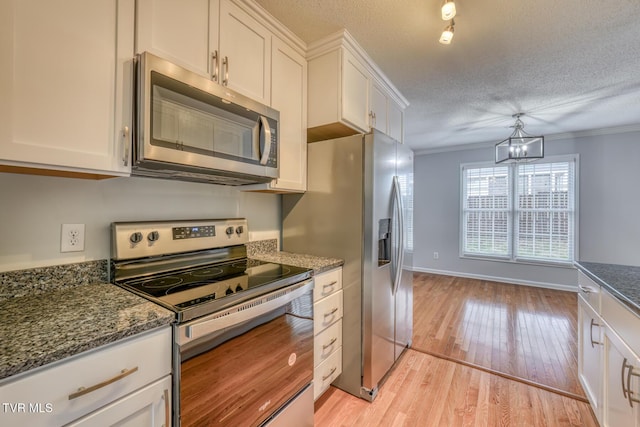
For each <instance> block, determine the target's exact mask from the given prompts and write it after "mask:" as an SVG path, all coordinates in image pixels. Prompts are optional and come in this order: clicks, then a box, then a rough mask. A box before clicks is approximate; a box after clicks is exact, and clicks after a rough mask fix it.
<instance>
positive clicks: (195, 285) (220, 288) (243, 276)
mask: <svg viewBox="0 0 640 427" xmlns="http://www.w3.org/2000/svg"><path fill="white" fill-rule="evenodd" d="M301 274H304V275H307V276H308V275H309V270H308V269H306V268H301V267H295V266H291V265H283V264H274V263H269V262H263V261H258V260H253V259H245V260H240V261H237V260H236V261H232V262H227V263H222V264H214V265H207V266H204V267H197V268H189V269H184V270H180V271H173V272H171V273H164V274H158V275H156V276H153V277H144V278H136V279H132V280H128V281H125V282H122V283H119V284H120V285H121V286H125V287H128V288H130V289H132V290H135V291H136V292H137V293H140V294H143V295H144V296H149V297H153V298H155V299H157V300H159V301H162V302H164V303H165V304H167V305H169V306H171V307H172V308H174V309H176V310H182V309H186V308H190V307H193V306H196V305H199V304H204V303H211V301H218V300H220V303H221V304H223V301H222V300H224V299H225V298H226V299H238V298H237V296H238V295H239V294H241V293H246V294H247V296H249V295H250V294H251V295H253V294H254V293H259V288H261V287H263V286H266V285H269V284H273V283H275V282H278V281H283V286H284V285H286V284H288V283H289V281H288V280H287V279H288V278H292V277H295V276H298V275H301ZM270 290H272V289H270ZM252 291H254V292H252Z"/></svg>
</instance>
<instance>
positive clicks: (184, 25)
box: [136, 0, 219, 76]
mask: <svg viewBox="0 0 640 427" xmlns="http://www.w3.org/2000/svg"><path fill="white" fill-rule="evenodd" d="M218 13H219V0H189V2H179V1H176V0H138V14H137V23H136V33H137V39H138V40H137V47H136V51H137V53H142V52H145V51H146V52H151V53H153V54H154V55H157V56H159V57H161V58H164V59H166V60H168V61H171V62H173V63H174V64H177V65H180V66H182V67H184V68H187V69H189V70H192V71H195V72H196V73H199V74H202V75H205V76H207V75H209V74H210V73H212V68H211V67H212V63H213V61H214V59H213V58H212V57H211V56H210V54H213V53H214V51H215V50H217V49H218V40H217V37H218ZM209 22H213V28H211V33H212V36H213V40H211V38H210V36H209V34H210V28H209ZM212 41H213V43H212ZM210 44H211V45H212V49H213V50H212V51H211V52H210V50H209V46H210Z"/></svg>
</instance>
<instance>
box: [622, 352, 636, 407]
mask: <svg viewBox="0 0 640 427" xmlns="http://www.w3.org/2000/svg"><path fill="white" fill-rule="evenodd" d="M627 368H629V372H628V373H627V386H626V387H625V385H624V371H625V369H627ZM632 375H633V376H634V377H640V374H636V373H635V372H633V365H632V364H630V363H627V358H626V357H625V359H624V360H623V361H622V395H623V396H624V397H626V398H627V400H628V401H629V406H631V407H632V408H633V402H636V403H640V399H636V398H635V397H633V391H632V390H631V376H632Z"/></svg>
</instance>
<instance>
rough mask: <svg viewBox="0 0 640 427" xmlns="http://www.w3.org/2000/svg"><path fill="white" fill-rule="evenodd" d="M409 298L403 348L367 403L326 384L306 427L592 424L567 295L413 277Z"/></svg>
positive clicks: (574, 314) (571, 298) (436, 277)
mask: <svg viewBox="0 0 640 427" xmlns="http://www.w3.org/2000/svg"><path fill="white" fill-rule="evenodd" d="M414 296H415V298H414V300H415V302H414V337H413V346H412V348H413V349H409V350H407V351H406V352H405V354H404V355H403V356H402V358H401V359H400V360H399V362H398V363H397V365H396V367H395V369H394V370H393V371H392V372H391V374H390V375H389V376H388V378H387V380H386V382H385V383H384V384H383V385H382V387H381V388H380V391H379V394H378V396H377V398H376V400H375V401H374V402H373V403H371V404H370V403H368V402H366V401H364V400H361V399H359V398H356V397H354V396H351V395H349V394H347V393H344V392H343V391H341V390H338V389H336V388H333V387H332V388H331V389H330V390H329V391H327V392H326V393H325V394H324V395H323V396H322V397H321V398H320V399H319V400H318V401H317V402H316V412H315V422H316V426H319V427H325V426H327V427H333V426H597V423H596V421H595V419H594V417H593V414H592V412H591V410H590V408H589V405H588V403H585V401H584V400H585V399H584V392H583V391H582V388H581V386H580V384H579V382H578V379H577V345H576V344H577V330H576V329H577V326H576V325H577V307H576V295H575V294H574V293H571V292H562V291H553V290H547V289H540V288H532V287H524V286H520V285H507V284H502V283H495V282H486V281H481V280H473V279H463V278H455V277H449V276H439V275H429V274H416V275H415V278H414ZM433 354H435V355H438V356H439V357H434V356H433ZM455 360H459V361H461V362H462V363H457V362H455ZM469 365H476V366H477V367H479V368H480V369H477V368H474V367H473V366H469ZM492 370H495V371H496V372H500V373H502V374H506V375H502V374H501V375H495V374H494V373H491V371H492ZM505 376H506V377H505ZM509 376H512V377H514V378H521V379H522V380H524V381H515V380H513V379H509V378H508V377H509ZM527 382H528V383H529V384H527ZM533 383H539V384H541V385H542V386H543V387H537V386H532V385H530V384H533ZM553 389H557V390H559V391H561V392H562V393H560V394H559V393H555V392H552V391H549V390H553ZM572 395H574V396H575V397H576V399H574V398H571V397H567V396H572Z"/></svg>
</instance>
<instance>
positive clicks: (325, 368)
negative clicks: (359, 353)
mask: <svg viewBox="0 0 640 427" xmlns="http://www.w3.org/2000/svg"><path fill="white" fill-rule="evenodd" d="M341 373H342V347H340V348H338V349H337V350H336V351H334V352H333V353H331V355H330V356H329V357H328V358H327V360H325V361H324V362H322V363H321V364H320V365H318V366H317V367H316V368H315V369H314V370H313V400H316V399H318V397H320V395H321V394H322V393H324V391H325V390H326V389H328V388H329V386H330V385H331V383H332V382H333V380H335V379H336V378H338V375H340V374H341Z"/></svg>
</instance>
